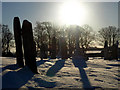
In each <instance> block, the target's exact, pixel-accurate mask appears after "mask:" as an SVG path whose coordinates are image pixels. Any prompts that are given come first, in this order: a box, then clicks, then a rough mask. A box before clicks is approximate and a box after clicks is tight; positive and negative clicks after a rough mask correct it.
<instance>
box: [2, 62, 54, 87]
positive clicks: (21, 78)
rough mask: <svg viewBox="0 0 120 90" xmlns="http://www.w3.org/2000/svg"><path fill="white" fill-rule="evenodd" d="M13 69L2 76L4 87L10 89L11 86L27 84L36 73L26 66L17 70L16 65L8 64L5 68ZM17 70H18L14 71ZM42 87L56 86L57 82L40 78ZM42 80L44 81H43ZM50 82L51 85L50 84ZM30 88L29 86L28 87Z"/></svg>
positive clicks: (39, 81)
mask: <svg viewBox="0 0 120 90" xmlns="http://www.w3.org/2000/svg"><path fill="white" fill-rule="evenodd" d="M44 62H45V61H41V60H40V61H37V65H41V64H44ZM6 69H11V71H8V72H7V73H5V74H4V75H3V76H2V89H9V88H16V89H17V88H20V87H22V86H23V85H25V84H26V83H27V82H28V81H29V80H31V78H32V77H33V76H34V75H35V74H34V73H32V71H31V70H30V69H29V68H28V67H27V66H25V67H24V68H21V69H20V70H18V71H17V69H18V67H17V66H16V65H8V66H6V67H4V68H3V70H6ZM14 70H16V71H14ZM36 81H37V82H38V83H39V84H38V85H39V86H40V87H45V88H53V87H55V86H56V85H55V82H47V81H45V80H42V79H39V80H36ZM41 82H42V83H41ZM47 84H49V85H50V86H48V85H47ZM28 88H29V87H28Z"/></svg>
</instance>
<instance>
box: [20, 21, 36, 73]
mask: <svg viewBox="0 0 120 90" xmlns="http://www.w3.org/2000/svg"><path fill="white" fill-rule="evenodd" d="M22 37H23V47H24V57H25V64H26V65H27V66H28V67H29V68H30V69H31V71H32V72H33V73H38V72H37V66H36V46H35V42H34V40H33V32H32V24H31V23H30V22H29V21H27V20H24V21H23V25H22Z"/></svg>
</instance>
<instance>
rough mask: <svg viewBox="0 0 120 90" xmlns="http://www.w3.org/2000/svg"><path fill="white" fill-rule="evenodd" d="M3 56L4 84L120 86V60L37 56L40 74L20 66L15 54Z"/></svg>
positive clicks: (68, 87) (48, 86)
mask: <svg viewBox="0 0 120 90" xmlns="http://www.w3.org/2000/svg"><path fill="white" fill-rule="evenodd" d="M1 58H2V66H1V67H0V68H2V71H1V72H0V75H1V76H2V88H65V89H66V88H67V89H70V88H72V89H74V88H93V89H98V88H113V89H120V88H119V87H120V86H119V85H120V74H119V73H120V69H119V67H120V60H111V61H109V60H104V59H102V58H89V60H88V61H86V62H82V63H81V60H77V59H76V58H75V59H67V60H61V59H50V60H49V59H45V60H40V58H37V67H38V71H39V73H40V74H33V73H32V72H31V71H30V70H29V68H27V67H24V68H18V66H17V65H16V58H12V57H1Z"/></svg>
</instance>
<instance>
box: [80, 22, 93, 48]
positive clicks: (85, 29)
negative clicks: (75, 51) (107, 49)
mask: <svg viewBox="0 0 120 90" xmlns="http://www.w3.org/2000/svg"><path fill="white" fill-rule="evenodd" d="M79 40H80V46H81V47H82V48H89V47H90V45H91V43H93V41H95V33H94V31H93V29H92V27H90V26H89V25H87V24H86V25H83V26H82V27H81V28H80V37H79Z"/></svg>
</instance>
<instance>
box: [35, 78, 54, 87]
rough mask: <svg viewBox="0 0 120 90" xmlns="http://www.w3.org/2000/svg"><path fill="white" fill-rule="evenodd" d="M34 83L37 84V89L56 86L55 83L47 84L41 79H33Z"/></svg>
mask: <svg viewBox="0 0 120 90" xmlns="http://www.w3.org/2000/svg"><path fill="white" fill-rule="evenodd" d="M34 81H35V82H36V83H38V86H39V87H45V88H53V87H55V86H56V82H47V81H44V80H42V79H41V78H35V79H34Z"/></svg>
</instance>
